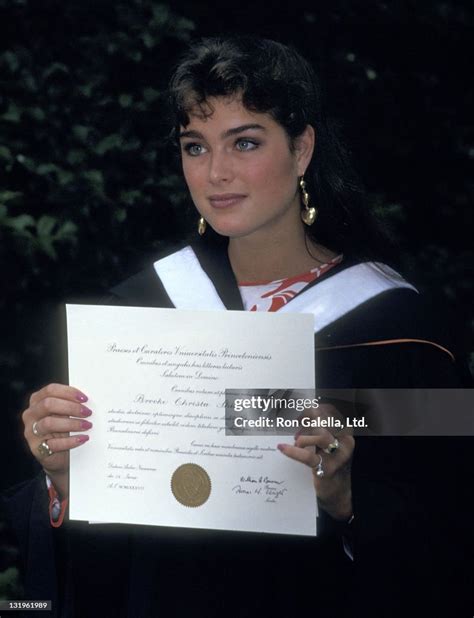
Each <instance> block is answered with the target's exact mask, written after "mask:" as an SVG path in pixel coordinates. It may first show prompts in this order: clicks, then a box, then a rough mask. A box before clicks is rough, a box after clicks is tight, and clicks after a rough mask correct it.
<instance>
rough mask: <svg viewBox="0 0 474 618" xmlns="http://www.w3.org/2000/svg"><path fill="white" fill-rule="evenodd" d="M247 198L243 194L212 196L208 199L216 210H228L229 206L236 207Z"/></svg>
mask: <svg viewBox="0 0 474 618" xmlns="http://www.w3.org/2000/svg"><path fill="white" fill-rule="evenodd" d="M246 197H247V196H246V195H243V194H242V193H220V194H216V195H210V196H209V197H208V199H209V202H210V203H211V206H213V207H214V208H228V207H229V206H234V205H235V204H238V203H239V202H241V201H242V200H244V199H245V198H246Z"/></svg>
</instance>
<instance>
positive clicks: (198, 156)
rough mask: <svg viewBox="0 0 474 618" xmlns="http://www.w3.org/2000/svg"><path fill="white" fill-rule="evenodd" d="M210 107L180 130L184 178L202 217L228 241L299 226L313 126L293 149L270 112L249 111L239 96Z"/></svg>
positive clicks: (216, 100) (218, 100) (219, 99)
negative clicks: (300, 180)
mask: <svg viewBox="0 0 474 618" xmlns="http://www.w3.org/2000/svg"><path fill="white" fill-rule="evenodd" d="M208 104H209V106H210V111H211V112H212V113H211V114H210V115H208V116H207V117H204V116H203V115H202V114H199V113H198V112H196V113H194V114H190V117H189V118H190V122H189V124H188V125H187V126H186V127H181V132H180V143H181V153H182V163H183V171H184V176H185V179H186V183H187V185H188V188H189V191H190V193H191V197H192V199H193V201H194V204H195V206H196V208H197V209H198V211H199V213H200V214H201V215H202V216H203V217H204V219H206V221H207V222H208V223H209V224H210V225H211V226H212V227H213V228H214V230H215V231H216V232H218V233H219V234H222V235H223V236H229V237H230V238H241V237H247V236H251V235H255V234H257V235H258V236H257V237H258V238H260V237H261V232H272V233H278V232H284V231H285V230H288V226H296V225H297V226H301V221H300V218H299V211H300V199H299V192H298V177H299V176H301V175H303V174H304V172H305V170H306V167H307V166H308V164H309V161H310V159H311V155H312V152H313V147H314V131H313V129H312V127H310V126H308V127H307V128H306V130H305V132H304V133H303V135H302V136H301V137H300V138H298V139H297V140H296V143H295V145H294V148H293V149H292V150H290V145H289V139H288V136H287V134H286V132H285V130H284V129H283V127H282V126H281V125H279V124H278V123H277V122H276V121H275V120H273V118H272V117H271V116H270V115H269V114H262V113H256V112H251V111H249V110H247V109H246V108H245V107H244V106H243V105H242V103H241V101H240V99H239V98H236V97H233V98H224V97H217V98H212V99H209V101H208Z"/></svg>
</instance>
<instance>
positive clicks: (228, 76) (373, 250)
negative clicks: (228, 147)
mask: <svg viewBox="0 0 474 618" xmlns="http://www.w3.org/2000/svg"><path fill="white" fill-rule="evenodd" d="M232 95H238V96H239V97H241V100H242V103H243V105H244V106H245V107H246V108H247V109H248V110H251V111H254V112H261V113H268V114H270V115H271V116H272V118H273V119H274V120H275V121H276V122H278V123H279V124H280V125H281V126H282V127H283V128H284V129H285V131H286V133H287V135H288V138H289V143H290V148H292V146H293V143H294V140H295V139H296V138H297V137H298V136H299V135H301V134H302V133H303V131H304V129H305V128H306V126H307V125H308V124H309V125H312V126H313V127H314V129H315V132H316V147H315V151H314V154H313V157H312V160H311V162H310V164H309V167H308V169H307V172H306V181H307V185H308V190H309V193H310V195H311V198H312V202H313V203H314V205H315V206H316V207H317V208H318V213H319V214H318V218H317V221H316V223H315V224H314V225H313V226H311V227H309V228H306V231H307V234H308V235H309V236H310V237H311V238H312V239H314V240H315V241H316V242H318V243H321V244H322V245H324V246H326V247H328V248H330V249H332V250H334V251H337V252H343V253H344V254H346V255H348V256H353V257H357V258H361V259H382V258H383V259H386V258H387V257H388V256H387V240H386V238H385V235H384V234H383V233H382V231H381V229H380V226H379V224H378V223H377V222H376V221H375V219H374V217H373V215H372V213H371V212H370V209H369V208H368V206H367V204H366V199H365V194H364V190H363V188H362V186H361V183H360V181H359V178H358V176H357V174H356V172H355V171H354V168H353V166H352V163H351V159H350V156H349V153H348V151H347V149H346V148H345V146H344V144H343V142H342V140H341V139H340V137H339V135H338V132H337V129H336V126H335V123H334V122H333V121H331V120H330V119H329V118H328V117H327V115H326V113H325V106H324V101H323V95H322V89H321V86H320V83H319V80H318V78H317V76H316V73H315V72H314V70H313V68H312V66H311V65H310V64H309V62H307V61H306V60H305V59H304V58H303V57H302V56H301V55H300V54H299V53H298V52H297V51H296V50H295V49H293V48H292V47H288V46H286V45H283V44H282V43H278V42H276V41H271V40H267V39H261V38H257V37H251V36H242V37H226V38H205V39H202V40H201V41H198V42H195V43H193V44H192V45H191V47H190V48H189V50H188V51H187V53H186V54H185V55H184V56H183V58H182V59H181V61H180V63H179V64H178V66H177V68H176V69H175V71H174V74H173V76H172V78H171V81H170V87H169V102H170V107H171V113H172V122H173V125H174V129H173V137H174V138H175V140H177V136H178V134H179V127H180V126H184V127H186V126H187V125H188V124H189V113H190V111H191V110H194V109H196V107H197V108H198V109H200V112H201V113H203V114H204V115H206V114H210V113H212V109H210V108H209V107H208V106H207V105H206V102H207V100H208V99H209V98H210V97H220V96H232ZM390 261H392V260H390Z"/></svg>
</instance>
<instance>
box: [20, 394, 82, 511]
mask: <svg viewBox="0 0 474 618" xmlns="http://www.w3.org/2000/svg"><path fill="white" fill-rule="evenodd" d="M86 401H87V397H86V395H84V394H83V393H81V392H80V391H79V390H77V389H76V388H73V387H72V386H66V385H64V384H48V386H45V387H44V388H42V389H41V390H39V391H37V392H36V393H33V394H32V395H31V397H30V405H29V407H28V408H27V409H26V410H25V411H24V412H23V414H22V419H23V424H24V436H25V439H26V441H27V442H28V446H29V447H30V450H31V452H32V453H33V455H34V457H35V458H36V459H37V460H38V461H39V463H40V464H41V465H42V466H43V469H44V471H45V472H46V473H47V474H48V476H49V477H50V479H51V481H52V482H53V485H54V486H55V488H56V491H57V492H58V494H59V496H60V498H61V499H64V498H67V497H68V491H69V451H70V450H71V449H72V448H76V447H78V446H80V445H81V444H84V442H87V440H88V439H89V436H87V435H74V436H70V435H69V433H70V432H71V431H87V430H88V429H90V428H91V427H92V423H90V422H89V421H87V420H86V418H87V417H88V416H90V415H91V414H92V412H91V410H89V408H87V407H86V406H85V405H83V404H84V403H85V402H86Z"/></svg>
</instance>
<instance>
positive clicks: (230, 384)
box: [66, 305, 317, 536]
mask: <svg viewBox="0 0 474 618" xmlns="http://www.w3.org/2000/svg"><path fill="white" fill-rule="evenodd" d="M66 308H67V323H68V348H69V381H70V384H71V385H73V386H75V387H77V388H79V389H80V390H81V391H83V392H84V393H86V394H87V395H88V397H89V401H88V403H87V405H88V406H89V407H90V408H91V409H92V410H93V415H92V417H91V418H90V420H91V421H92V422H93V425H94V426H93V428H92V430H90V432H89V434H90V441H89V442H87V443H86V444H84V445H83V446H81V447H80V448H77V449H74V450H72V451H71V475H70V502H69V510H70V517H71V519H77V520H84V521H95V522H116V523H119V522H120V523H133V524H149V525H161V526H175V527H176V526H177V527H189V528H210V529H219V530H243V531H258V532H271V533H281V534H299V535H310V536H314V535H315V534H316V517H317V503H316V498H315V493H314V487H313V481H312V473H311V470H309V469H308V468H307V467H305V466H304V465H302V464H300V463H297V462H294V461H293V460H291V459H289V458H287V457H285V456H284V455H283V454H282V453H280V452H279V451H278V450H277V449H276V445H277V444H278V443H280V442H289V441H291V440H292V437H291V438H288V439H287V438H285V437H284V436H252V437H250V436H226V435H225V429H224V425H225V420H224V419H225V405H224V399H225V397H224V391H225V389H226V388H242V389H243V388H278V389H280V388H302V389H308V388H314V343H313V326H314V324H313V322H314V318H313V316H312V315H304V314H291V315H290V314H286V315H285V314H281V315H279V314H275V313H253V312H252V313H250V312H240V311H187V310H176V309H154V308H137V307H115V306H113V307H109V306H90V305H67V307H66ZM188 463H191V464H196V465H198V466H200V467H201V468H203V469H204V470H205V471H206V472H207V474H208V476H209V479H210V482H211V490H210V495H209V497H208V499H207V500H206V501H205V503H204V504H202V505H201V506H197V507H190V506H185V505H184V504H182V503H181V502H179V501H178V499H177V498H176V497H175V495H174V494H173V491H172V488H171V479H172V478H173V474H174V473H175V471H176V470H177V469H178V468H179V467H180V466H181V465H183V464H188Z"/></svg>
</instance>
